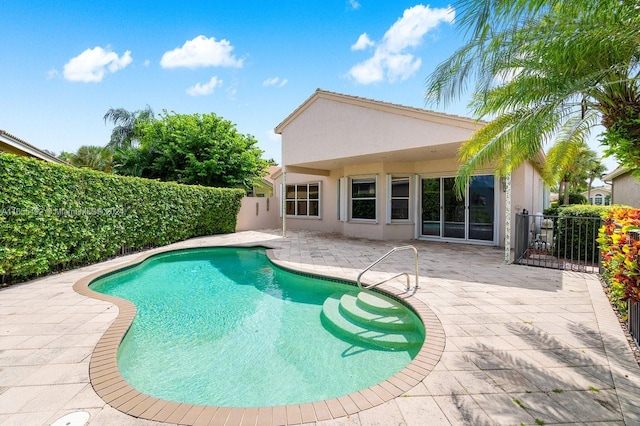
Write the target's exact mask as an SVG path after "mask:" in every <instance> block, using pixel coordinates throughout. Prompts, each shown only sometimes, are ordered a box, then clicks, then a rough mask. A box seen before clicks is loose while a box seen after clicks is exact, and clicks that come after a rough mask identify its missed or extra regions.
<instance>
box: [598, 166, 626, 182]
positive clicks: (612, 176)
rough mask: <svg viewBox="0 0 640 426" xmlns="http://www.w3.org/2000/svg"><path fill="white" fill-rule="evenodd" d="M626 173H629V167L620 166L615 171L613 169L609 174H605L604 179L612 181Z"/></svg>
mask: <svg viewBox="0 0 640 426" xmlns="http://www.w3.org/2000/svg"><path fill="white" fill-rule="evenodd" d="M626 173H629V169H627V168H626V167H622V166H620V167H618V168H617V169H615V170H614V171H612V172H611V173H609V174H608V175H605V176H604V177H603V178H602V180H603V181H605V182H611V181H612V180H613V179H615V178H617V177H619V176H622V175H624V174H626Z"/></svg>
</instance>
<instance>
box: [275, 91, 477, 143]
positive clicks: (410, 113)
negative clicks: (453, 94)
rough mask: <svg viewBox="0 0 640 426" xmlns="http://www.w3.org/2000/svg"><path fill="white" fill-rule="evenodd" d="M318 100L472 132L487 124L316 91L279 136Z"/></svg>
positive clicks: (284, 123)
mask: <svg viewBox="0 0 640 426" xmlns="http://www.w3.org/2000/svg"><path fill="white" fill-rule="evenodd" d="M318 99H327V100H331V101H334V102H341V103H346V104H350V105H355V106H359V107H363V108H369V109H372V110H377V111H383V112H387V113H391V114H398V115H404V116H407V117H412V118H416V119H418V120H425V121H431V122H436V123H442V124H447V125H450V126H455V127H462V128H465V129H470V130H477V129H479V128H480V127H482V126H483V125H485V124H486V122H484V121H480V120H475V119H472V118H467V117H461V116H458V115H452V114H444V113H441V112H435V111H430V110H426V109H421V108H415V107H409V106H404V105H399V104H393V103H389V102H382V101H376V100H374V99H367V98H362V97H359V96H351V95H343V94H341V93H336V92H329V91H327V90H322V89H316V91H315V92H314V93H313V95H311V96H310V97H309V98H307V100H306V101H304V102H303V103H302V104H301V105H300V106H299V107H298V108H296V109H295V110H294V111H293V112H292V113H291V114H289V116H288V117H287V118H285V119H284V120H283V121H282V122H281V123H280V124H278V125H277V126H276V128H275V132H276V133H277V134H282V130H283V129H284V128H285V127H287V125H289V123H291V122H292V121H293V120H295V118H296V117H297V116H299V115H300V114H301V113H302V112H303V111H304V110H306V109H307V108H309V106H311V105H312V104H313V103H314V102H316V101H317V100H318Z"/></svg>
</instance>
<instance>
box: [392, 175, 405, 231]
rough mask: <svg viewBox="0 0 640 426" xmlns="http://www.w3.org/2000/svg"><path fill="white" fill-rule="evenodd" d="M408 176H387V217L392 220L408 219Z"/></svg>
mask: <svg viewBox="0 0 640 426" xmlns="http://www.w3.org/2000/svg"><path fill="white" fill-rule="evenodd" d="M409 182H410V178H409V177H408V176H389V187H390V190H389V195H390V197H389V204H390V205H389V207H390V208H389V218H390V219H391V221H392V222H395V221H407V220H409V194H410V184H409Z"/></svg>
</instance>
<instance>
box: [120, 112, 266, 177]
mask: <svg viewBox="0 0 640 426" xmlns="http://www.w3.org/2000/svg"><path fill="white" fill-rule="evenodd" d="M134 133H135V135H136V137H138V138H139V140H140V146H139V147H138V148H131V149H128V150H121V151H120V152H119V153H118V154H117V155H116V157H117V161H116V164H117V165H116V169H117V172H118V173H121V174H133V175H136V176H141V177H146V178H151V179H160V180H165V181H174V182H179V183H184V184H193V185H205V186H216V187H244V188H251V186H252V184H253V182H254V180H255V179H256V178H258V177H260V176H261V175H262V173H263V171H264V169H265V168H266V167H267V165H268V162H267V161H266V160H263V159H262V158H261V155H262V151H261V150H260V149H259V148H258V147H257V140H256V139H255V138H253V136H250V135H243V134H240V133H238V132H237V130H236V128H235V125H234V124H233V123H231V122H230V121H227V120H224V119H223V118H221V117H218V116H216V115H215V114H213V113H211V114H202V115H201V114H192V115H185V114H176V113H174V112H172V113H168V112H167V111H163V113H162V114H161V115H160V118H159V119H154V120H146V121H143V120H138V121H137V122H136V125H135V128H134Z"/></svg>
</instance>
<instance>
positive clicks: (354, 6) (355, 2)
mask: <svg viewBox="0 0 640 426" xmlns="http://www.w3.org/2000/svg"><path fill="white" fill-rule="evenodd" d="M349 6H351V9H353V10H356V9H360V2H359V1H358V0H349Z"/></svg>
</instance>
